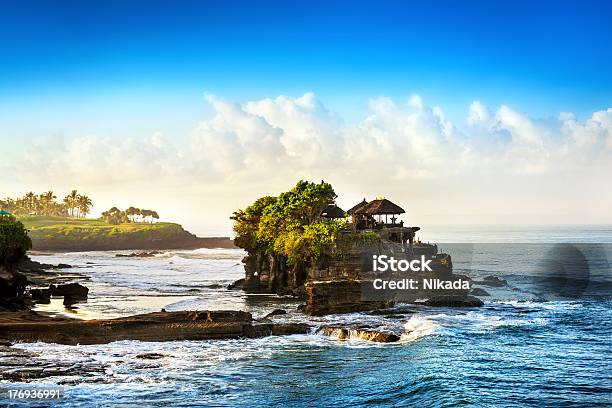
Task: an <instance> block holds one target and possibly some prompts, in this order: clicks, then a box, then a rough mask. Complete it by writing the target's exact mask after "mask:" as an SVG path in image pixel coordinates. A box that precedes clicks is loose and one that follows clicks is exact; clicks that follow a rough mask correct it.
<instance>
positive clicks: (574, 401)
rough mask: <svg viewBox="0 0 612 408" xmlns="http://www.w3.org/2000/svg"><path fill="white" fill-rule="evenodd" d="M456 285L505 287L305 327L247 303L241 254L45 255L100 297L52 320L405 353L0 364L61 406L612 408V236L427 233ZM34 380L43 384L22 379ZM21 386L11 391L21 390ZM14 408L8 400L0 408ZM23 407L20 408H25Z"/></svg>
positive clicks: (262, 348)
mask: <svg viewBox="0 0 612 408" xmlns="http://www.w3.org/2000/svg"><path fill="white" fill-rule="evenodd" d="M421 239H422V240H423V241H430V242H437V243H438V245H439V247H440V249H441V250H442V251H444V252H447V253H450V254H451V255H452V257H453V265H454V271H455V272H457V273H461V274H464V275H467V276H469V277H471V278H474V279H481V278H483V277H485V276H488V275H493V276H496V277H499V278H501V279H505V280H507V282H508V285H507V286H505V287H500V288H490V287H486V288H485V289H486V290H487V291H488V292H489V293H490V295H491V296H487V297H481V299H483V300H484V301H485V306H484V307H481V308H469V309H454V308H444V307H436V308H434V307H425V306H415V305H397V306H396V309H397V313H396V314H393V315H386V316H383V315H377V314H371V313H367V312H364V313H352V314H347V315H337V316H325V317H318V318H313V317H306V316H304V315H302V314H301V313H299V312H297V311H296V308H297V306H298V305H299V304H300V303H301V302H300V301H297V300H295V299H291V298H286V297H279V296H269V295H246V294H244V293H242V292H240V291H229V290H227V289H226V286H227V285H228V284H229V283H231V282H233V281H234V280H236V279H239V278H241V277H242V276H243V267H242V264H241V259H242V257H243V256H244V253H243V252H242V251H241V250H222V249H200V250H194V251H168V252H164V253H161V254H159V255H157V256H155V257H153V258H120V257H116V256H115V255H116V254H117V252H87V253H66V254H53V255H48V254H47V255H45V254H38V255H36V256H33V259H35V260H37V261H41V262H45V263H60V262H61V263H67V264H70V265H72V266H73V268H71V269H67V270H63V271H62V273H66V274H68V275H74V279H75V280H77V281H80V282H82V283H83V284H85V285H86V286H88V287H89V288H90V297H89V300H88V302H87V303H81V304H77V305H76V309H74V310H65V309H64V307H63V305H62V302H61V299H59V300H57V301H56V300H54V301H52V303H51V304H50V305H41V306H39V310H45V311H47V312H50V313H57V314H58V315H66V314H68V315H72V316H74V317H76V318H85V319H91V318H99V317H118V316H126V315H130V314H134V313H146V312H151V311H159V310H161V308H165V309H166V310H168V311H172V310H192V309H240V310H245V311H250V312H251V313H253V315H254V316H255V317H262V316H264V315H265V314H267V313H268V312H270V311H272V310H274V309H278V308H282V309H286V310H287V311H288V312H289V313H288V314H287V315H282V316H278V317H275V319H276V320H279V321H307V322H309V323H311V324H313V325H319V324H324V323H331V322H334V323H337V322H341V323H347V324H354V323H363V324H367V325H369V326H373V327H380V328H384V329H386V330H390V331H394V332H396V333H398V334H400V335H401V340H400V341H399V342H398V343H392V344H378V343H372V342H367V341H363V340H358V339H350V340H338V339H335V338H333V337H327V336H323V335H318V334H315V333H311V334H308V335H293V336H286V337H267V338H260V339H244V340H218V341H175V342H163V343H153V342H139V341H120V342H114V343H110V344H104V345H88V346H65V345H57V344H44V343H34V344H17V345H15V347H16V348H17V349H19V350H20V351H19V352H18V353H15V352H13V353H11V354H4V355H2V354H0V365H1V366H2V370H3V374H2V376H1V378H3V379H2V380H0V388H2V387H6V386H8V385H20V386H27V387H39V386H62V387H64V390H65V391H64V392H65V399H64V400H62V401H58V402H54V403H52V404H49V405H50V406H58V407H60V406H66V407H74V406H77V407H92V406H94V407H95V406H100V407H106V406H109V407H110V406H126V407H128V406H130V407H132V406H136V405H138V406H151V407H165V406H173V407H193V406H223V407H225V406H254V407H257V406H298V407H310V406H427V407H428V406H432V407H441V406H442V407H444V406H449V407H450V406H453V407H454V406H477V407H480V406H513V407H514V406H536V407H549V406H555V407H560V406H584V407H593V406H606V405H607V406H612V296H611V294H612V274H611V272H610V266H609V264H608V262H609V260H611V259H612V227H610V226H587V227H585V226H583V227H581V226H559V227H535V226H534V227H527V228H518V227H516V228H508V227H487V228H480V229H479V228H476V227H453V228H446V229H443V228H433V229H431V231H422V232H421ZM20 376H25V377H28V376H29V377H30V379H29V380H27V381H24V380H21V381H16V380H15V379H14V378H16V377H20ZM9 378H10V379H9ZM3 403H4V404H7V403H8V402H7V401H0V405H2V404H3ZM16 406H17V405H16Z"/></svg>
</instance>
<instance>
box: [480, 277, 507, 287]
mask: <svg viewBox="0 0 612 408" xmlns="http://www.w3.org/2000/svg"><path fill="white" fill-rule="evenodd" d="M474 284H476V285H484V286H489V287H492V288H500V287H502V286H506V285H507V284H508V282H507V281H506V280H505V279H500V278H498V277H497V276H493V275H488V276H485V277H484V278H483V279H482V280H481V281H474Z"/></svg>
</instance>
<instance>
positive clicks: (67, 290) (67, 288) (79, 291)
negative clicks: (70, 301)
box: [49, 283, 89, 299]
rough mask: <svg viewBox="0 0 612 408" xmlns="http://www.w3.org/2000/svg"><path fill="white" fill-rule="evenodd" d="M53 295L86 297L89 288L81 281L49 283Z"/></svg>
mask: <svg viewBox="0 0 612 408" xmlns="http://www.w3.org/2000/svg"><path fill="white" fill-rule="evenodd" d="M49 291H50V292H51V296H67V297H69V298H76V299H84V298H86V297H87V294H88V293H89V289H88V288H87V287H85V286H83V285H81V284H80V283H66V284H63V285H49Z"/></svg>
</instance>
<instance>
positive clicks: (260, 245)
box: [231, 180, 346, 264]
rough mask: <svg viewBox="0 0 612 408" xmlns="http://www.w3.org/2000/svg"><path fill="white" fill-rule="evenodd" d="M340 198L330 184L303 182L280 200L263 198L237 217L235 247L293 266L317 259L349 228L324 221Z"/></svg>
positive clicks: (341, 223) (280, 197)
mask: <svg viewBox="0 0 612 408" xmlns="http://www.w3.org/2000/svg"><path fill="white" fill-rule="evenodd" d="M336 197H337V195H336V193H335V192H334V189H333V187H332V186H331V184H329V183H325V182H323V181H321V183H311V182H308V181H304V180H300V181H299V182H298V183H297V184H296V185H295V186H294V187H293V188H292V189H291V190H289V191H286V192H284V193H281V194H280V195H279V196H278V197H270V196H265V197H262V198H259V199H258V200H256V201H255V202H254V203H253V204H251V205H250V206H248V207H247V208H245V209H244V210H238V211H236V212H234V213H233V215H232V217H231V219H232V220H234V232H235V233H236V238H235V239H234V243H235V244H236V245H237V246H239V247H241V248H244V249H246V250H247V251H258V250H262V251H265V252H266V253H268V254H272V255H282V256H284V257H286V258H287V261H288V263H289V264H295V263H296V262H298V261H305V260H314V259H317V258H318V257H319V256H320V255H321V253H322V251H324V249H325V247H326V246H328V245H331V244H332V243H333V242H334V239H335V237H336V235H337V234H338V231H340V230H341V229H342V228H343V227H344V226H345V225H346V224H345V222H344V221H336V220H328V219H326V218H322V217H321V212H322V211H323V209H324V208H325V207H326V206H327V205H328V204H331V203H333V202H334V201H335V199H336Z"/></svg>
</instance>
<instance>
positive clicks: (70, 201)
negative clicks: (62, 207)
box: [64, 190, 79, 217]
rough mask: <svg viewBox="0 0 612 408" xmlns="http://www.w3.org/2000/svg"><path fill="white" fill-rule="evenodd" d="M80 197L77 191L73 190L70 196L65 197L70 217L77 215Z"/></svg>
mask: <svg viewBox="0 0 612 408" xmlns="http://www.w3.org/2000/svg"><path fill="white" fill-rule="evenodd" d="M78 196H79V194H78V193H77V191H76V190H72V191H71V192H70V194H68V195H67V196H66V197H64V203H65V204H66V207H67V209H68V215H69V216H71V217H74V216H75V213H76V211H75V210H76V209H77V200H78Z"/></svg>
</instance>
